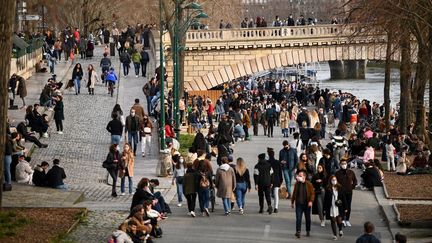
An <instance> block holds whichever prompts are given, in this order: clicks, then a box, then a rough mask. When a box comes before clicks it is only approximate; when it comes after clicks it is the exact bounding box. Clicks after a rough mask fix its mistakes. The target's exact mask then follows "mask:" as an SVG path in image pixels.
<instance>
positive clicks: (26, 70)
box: [10, 48, 43, 79]
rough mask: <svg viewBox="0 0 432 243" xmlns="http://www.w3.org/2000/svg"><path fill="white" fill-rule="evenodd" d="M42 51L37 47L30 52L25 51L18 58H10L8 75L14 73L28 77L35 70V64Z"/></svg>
mask: <svg viewBox="0 0 432 243" xmlns="http://www.w3.org/2000/svg"><path fill="white" fill-rule="evenodd" d="M42 57H43V51H42V48H39V49H37V50H35V51H33V52H31V53H27V54H25V55H24V56H22V57H19V58H12V59H11V69H10V76H12V74H14V73H16V74H17V75H19V76H21V77H23V78H25V79H28V78H29V77H30V76H32V75H33V73H35V72H36V70H35V65H36V63H37V62H38V61H40V60H42Z"/></svg>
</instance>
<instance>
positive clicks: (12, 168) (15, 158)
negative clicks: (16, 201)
mask: <svg viewBox="0 0 432 243" xmlns="http://www.w3.org/2000/svg"><path fill="white" fill-rule="evenodd" d="M18 157H19V156H18V155H17V154H14V155H12V163H11V165H10V172H11V178H12V181H16V178H15V171H16V167H17V165H18Z"/></svg>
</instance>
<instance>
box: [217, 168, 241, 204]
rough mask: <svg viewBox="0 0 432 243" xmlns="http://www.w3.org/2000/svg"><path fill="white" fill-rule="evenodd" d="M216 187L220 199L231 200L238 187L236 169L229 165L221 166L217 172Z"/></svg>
mask: <svg viewBox="0 0 432 243" xmlns="http://www.w3.org/2000/svg"><path fill="white" fill-rule="evenodd" d="M215 186H216V188H217V196H218V197H220V198H231V195H232V193H233V191H234V189H235V187H236V178H235V172H234V169H233V168H231V166H230V165H229V164H223V165H221V166H219V168H218V169H217V171H216V177H215Z"/></svg>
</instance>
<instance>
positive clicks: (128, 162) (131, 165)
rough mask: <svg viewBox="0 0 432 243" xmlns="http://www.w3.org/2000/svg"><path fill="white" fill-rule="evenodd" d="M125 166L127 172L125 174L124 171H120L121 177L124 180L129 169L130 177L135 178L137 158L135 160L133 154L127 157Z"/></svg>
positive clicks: (124, 162)
mask: <svg viewBox="0 0 432 243" xmlns="http://www.w3.org/2000/svg"><path fill="white" fill-rule="evenodd" d="M123 166H124V170H125V171H124V172H123V170H120V171H119V177H120V178H123V177H124V176H125V175H126V169H127V172H128V175H129V177H133V176H134V167H135V158H134V156H133V154H131V155H130V156H127V157H126V159H125V160H124V161H123Z"/></svg>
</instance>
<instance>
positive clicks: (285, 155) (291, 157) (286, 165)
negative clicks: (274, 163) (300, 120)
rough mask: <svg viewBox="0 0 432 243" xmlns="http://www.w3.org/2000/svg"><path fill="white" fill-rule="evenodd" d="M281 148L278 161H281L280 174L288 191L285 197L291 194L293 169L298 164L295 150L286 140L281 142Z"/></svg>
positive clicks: (289, 196)
mask: <svg viewBox="0 0 432 243" xmlns="http://www.w3.org/2000/svg"><path fill="white" fill-rule="evenodd" d="M282 146H283V148H282V149H281V150H280V151H279V162H280V163H281V169H282V175H283V177H284V180H285V186H286V189H287V192H288V197H287V199H290V198H291V196H292V191H291V184H292V177H293V174H294V170H295V168H296V167H297V164H298V156H297V150H296V149H295V147H292V146H291V145H290V144H289V142H288V141H287V140H284V141H283V142H282Z"/></svg>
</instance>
